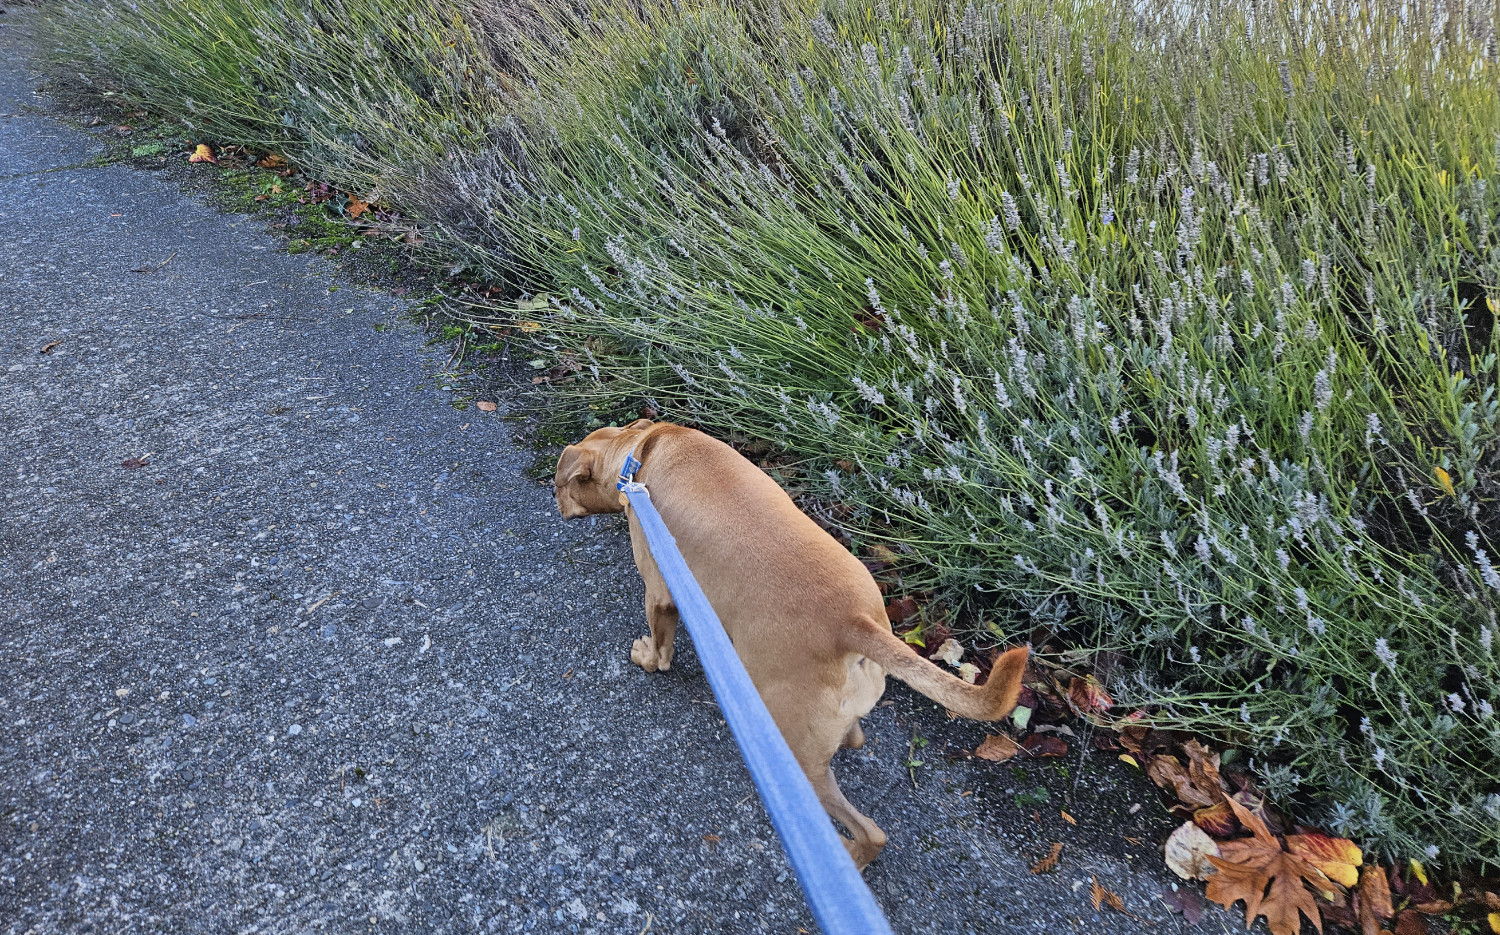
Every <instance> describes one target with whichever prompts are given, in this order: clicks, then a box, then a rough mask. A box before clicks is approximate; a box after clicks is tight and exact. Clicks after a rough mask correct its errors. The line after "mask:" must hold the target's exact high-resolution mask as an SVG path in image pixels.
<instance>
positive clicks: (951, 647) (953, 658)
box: [932, 637, 964, 666]
mask: <svg viewBox="0 0 1500 935" xmlns="http://www.w3.org/2000/svg"><path fill="white" fill-rule="evenodd" d="M963 657H964V646H963V644H962V643H960V642H959V641H958V640H956V639H953V638H952V637H949V638H948V639H946V640H943V645H941V646H939V647H938V648H937V651H936V652H934V653H933V654H932V658H933V659H940V660H942V661H943V662H946V663H948V664H949V665H950V666H956V665H958V661H959V660H960V659H962V658H963Z"/></svg>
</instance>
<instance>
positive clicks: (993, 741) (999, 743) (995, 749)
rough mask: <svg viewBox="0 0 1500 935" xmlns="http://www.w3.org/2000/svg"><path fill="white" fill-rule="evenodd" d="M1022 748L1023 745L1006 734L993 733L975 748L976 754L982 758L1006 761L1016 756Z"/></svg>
mask: <svg viewBox="0 0 1500 935" xmlns="http://www.w3.org/2000/svg"><path fill="white" fill-rule="evenodd" d="M1020 749H1021V745H1020V744H1018V743H1016V742H1015V741H1014V740H1012V739H1010V737H1008V736H1006V735H1005V734H991V735H990V736H988V737H986V738H984V742H983V743H981V744H980V745H979V746H978V747H977V748H976V749H975V750H974V755H975V756H977V757H979V758H980V759H981V760H990V761H992V762H995V763H1004V762H1005V761H1006V760H1008V759H1010V758H1011V757H1013V756H1015V755H1016V754H1017V753H1018V752H1019V751H1020Z"/></svg>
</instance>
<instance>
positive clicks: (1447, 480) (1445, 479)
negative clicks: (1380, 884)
mask: <svg viewBox="0 0 1500 935" xmlns="http://www.w3.org/2000/svg"><path fill="white" fill-rule="evenodd" d="M1432 473H1433V474H1435V475H1436V476H1437V482H1438V486H1439V487H1441V488H1443V493H1445V494H1447V495H1448V496H1450V497H1456V496H1458V491H1456V490H1454V489H1453V478H1451V477H1449V476H1448V472H1447V471H1445V470H1443V469H1442V468H1440V467H1435V468H1433V469H1432ZM1422 882H1423V883H1426V882H1427V881H1426V880H1423V881H1422Z"/></svg>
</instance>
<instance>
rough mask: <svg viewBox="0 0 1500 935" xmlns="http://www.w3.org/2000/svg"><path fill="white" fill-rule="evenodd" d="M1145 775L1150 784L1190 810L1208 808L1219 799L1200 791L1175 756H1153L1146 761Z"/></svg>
mask: <svg viewBox="0 0 1500 935" xmlns="http://www.w3.org/2000/svg"><path fill="white" fill-rule="evenodd" d="M1146 775H1147V776H1148V777H1150V779H1151V781H1152V782H1154V783H1156V784H1157V785H1158V786H1161V787H1162V788H1163V789H1166V790H1168V791H1169V792H1171V793H1172V794H1173V795H1175V796H1177V800H1178V801H1179V802H1182V803H1183V804H1184V805H1188V806H1191V807H1192V808H1208V807H1209V806H1210V805H1213V804H1215V803H1216V801H1217V800H1218V798H1219V797H1216V796H1214V795H1213V794H1212V793H1209V792H1205V791H1203V790H1200V789H1199V788H1198V786H1197V784H1196V783H1194V782H1193V778H1192V777H1191V776H1189V775H1188V771H1187V769H1186V767H1184V766H1183V765H1182V761H1181V760H1179V759H1177V757H1175V756H1166V755H1162V756H1153V757H1152V758H1151V759H1149V760H1147V761H1146ZM1216 791H1217V790H1216Z"/></svg>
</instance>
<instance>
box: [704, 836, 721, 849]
mask: <svg viewBox="0 0 1500 935" xmlns="http://www.w3.org/2000/svg"><path fill="white" fill-rule="evenodd" d="M703 840H704V841H705V842H706V843H707V844H708V845H709V846H710V847H712V846H713V845H715V844H718V843H719V841H721V840H723V839H722V838H720V837H719V836H718V835H717V834H705V835H704V836H703Z"/></svg>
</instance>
